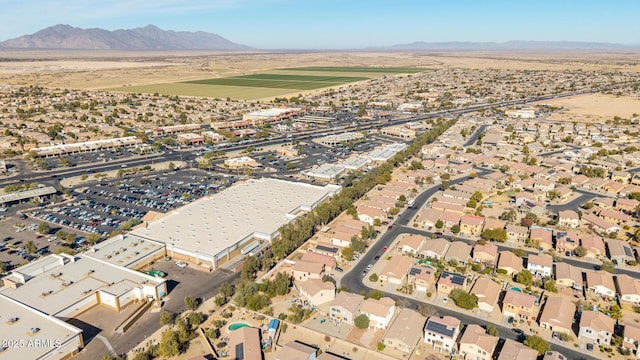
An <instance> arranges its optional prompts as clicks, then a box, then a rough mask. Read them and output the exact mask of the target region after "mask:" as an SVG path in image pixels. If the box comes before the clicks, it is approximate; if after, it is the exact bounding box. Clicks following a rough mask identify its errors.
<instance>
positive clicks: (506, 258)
mask: <svg viewBox="0 0 640 360" xmlns="http://www.w3.org/2000/svg"><path fill="white" fill-rule="evenodd" d="M498 269H504V270H506V271H507V274H509V275H514V274H518V273H519V272H521V271H522V269H523V266H522V258H521V257H519V256H517V255H516V254H514V253H512V252H511V251H502V252H500V257H499V258H498Z"/></svg>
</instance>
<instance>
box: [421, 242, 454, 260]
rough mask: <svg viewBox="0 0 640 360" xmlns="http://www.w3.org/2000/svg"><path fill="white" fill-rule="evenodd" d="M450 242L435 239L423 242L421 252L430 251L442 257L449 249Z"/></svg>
mask: <svg viewBox="0 0 640 360" xmlns="http://www.w3.org/2000/svg"><path fill="white" fill-rule="evenodd" d="M449 244H450V242H449V241H448V240H447V239H442V238H437V239H433V240H428V239H427V241H425V243H424V246H422V252H425V251H432V252H434V253H436V254H439V255H440V256H443V255H444V253H445V251H447V249H448V248H449Z"/></svg>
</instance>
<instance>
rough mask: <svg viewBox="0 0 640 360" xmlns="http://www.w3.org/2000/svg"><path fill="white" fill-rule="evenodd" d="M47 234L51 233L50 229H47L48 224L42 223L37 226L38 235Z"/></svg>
mask: <svg viewBox="0 0 640 360" xmlns="http://www.w3.org/2000/svg"><path fill="white" fill-rule="evenodd" d="M49 232H51V227H49V224H47V223H46V222H44V221H43V222H41V223H40V224H38V234H40V235H47V234H48V233H49Z"/></svg>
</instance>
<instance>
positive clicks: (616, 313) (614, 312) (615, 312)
mask: <svg viewBox="0 0 640 360" xmlns="http://www.w3.org/2000/svg"><path fill="white" fill-rule="evenodd" d="M609 317H610V318H612V319H613V320H621V319H622V309H621V308H620V305H618V304H613V305H611V307H610V308H609Z"/></svg>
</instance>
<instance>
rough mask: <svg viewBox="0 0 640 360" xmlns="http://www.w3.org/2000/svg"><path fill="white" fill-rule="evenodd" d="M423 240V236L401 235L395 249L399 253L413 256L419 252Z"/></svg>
mask: <svg viewBox="0 0 640 360" xmlns="http://www.w3.org/2000/svg"><path fill="white" fill-rule="evenodd" d="M425 240H426V239H425V237H424V236H423V235H415V234H403V235H401V238H400V240H399V241H398V244H397V245H396V247H397V249H398V251H400V252H403V253H409V254H414V255H415V254H417V253H418V252H419V251H420V248H421V247H422V245H423V244H424V242H425Z"/></svg>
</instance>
